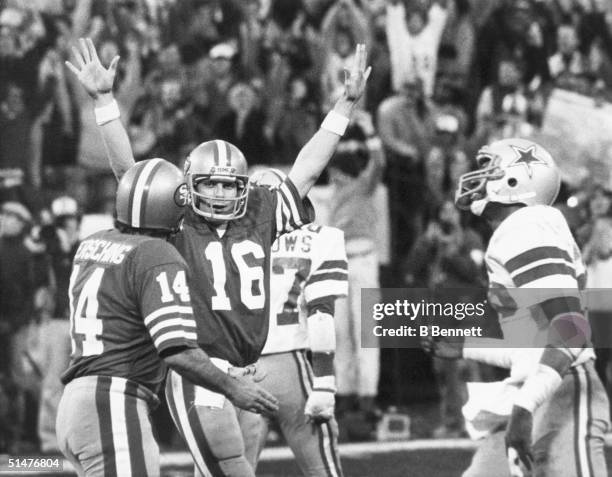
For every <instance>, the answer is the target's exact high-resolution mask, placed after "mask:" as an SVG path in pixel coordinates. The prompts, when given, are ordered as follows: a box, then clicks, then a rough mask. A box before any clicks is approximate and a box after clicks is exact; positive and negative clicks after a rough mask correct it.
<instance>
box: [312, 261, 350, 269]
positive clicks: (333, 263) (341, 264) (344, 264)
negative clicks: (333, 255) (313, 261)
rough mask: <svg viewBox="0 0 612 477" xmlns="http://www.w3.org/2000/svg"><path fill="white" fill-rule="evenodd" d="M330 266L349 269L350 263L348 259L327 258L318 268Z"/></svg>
mask: <svg viewBox="0 0 612 477" xmlns="http://www.w3.org/2000/svg"><path fill="white" fill-rule="evenodd" d="M324 268H326V269H328V268H340V269H342V270H348V263H347V261H346V260H326V261H324V262H323V263H321V265H320V266H319V268H318V270H321V269H324Z"/></svg>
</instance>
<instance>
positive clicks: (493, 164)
mask: <svg viewBox="0 0 612 477" xmlns="http://www.w3.org/2000/svg"><path fill="white" fill-rule="evenodd" d="M476 162H477V163H478V170H476V171H473V172H468V173H467V174H463V175H462V176H461V177H460V178H459V184H458V186H457V191H456V193H455V204H456V205H457V207H459V208H460V209H464V210H471V211H472V213H473V214H475V215H482V213H483V211H484V209H485V207H486V206H487V204H488V203H489V202H496V203H499V204H524V205H551V204H552V203H553V202H554V201H555V199H556V198H557V194H558V193H559V187H560V186H561V176H560V173H559V169H558V168H557V165H556V164H555V161H554V160H553V158H552V156H551V155H550V153H549V152H548V151H546V149H544V148H543V147H542V146H540V145H539V144H536V143H535V142H532V141H529V140H527V139H519V138H512V139H503V140H501V141H496V142H494V143H492V144H490V145H488V146H484V147H483V148H482V149H480V150H479V151H478V154H477V156H476Z"/></svg>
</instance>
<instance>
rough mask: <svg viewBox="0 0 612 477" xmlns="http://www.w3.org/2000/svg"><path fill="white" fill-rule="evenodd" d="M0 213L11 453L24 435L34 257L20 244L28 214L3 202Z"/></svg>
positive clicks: (0, 296)
mask: <svg viewBox="0 0 612 477" xmlns="http://www.w3.org/2000/svg"><path fill="white" fill-rule="evenodd" d="M0 214H1V215H0V341H1V342H0V353H2V356H1V359H0V366H2V369H1V373H2V374H4V375H5V376H7V377H8V378H9V380H10V382H11V383H12V388H13V394H12V405H13V415H12V416H11V421H12V422H11V429H10V431H9V433H10V434H11V438H10V443H11V445H12V446H13V447H12V451H13V452H14V451H15V450H18V449H19V445H21V441H22V438H23V437H24V432H25V429H24V427H25V426H24V421H25V388H24V386H25V380H26V369H27V365H26V362H25V361H26V360H27V359H28V358H27V352H28V335H29V332H30V328H29V325H30V323H31V322H32V320H33V318H34V308H33V297H34V287H35V279H34V257H33V254H32V252H31V251H30V250H29V249H28V248H27V247H26V245H25V243H24V240H25V237H26V234H27V233H28V231H29V227H30V225H31V223H32V215H31V213H30V211H29V210H28V209H27V208H26V207H25V206H24V205H23V204H20V203H19V202H5V203H4V204H2V207H1V209H0ZM9 451H11V450H9Z"/></svg>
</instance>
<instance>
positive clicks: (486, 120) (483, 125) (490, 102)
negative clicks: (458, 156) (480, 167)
mask: <svg viewBox="0 0 612 477" xmlns="http://www.w3.org/2000/svg"><path fill="white" fill-rule="evenodd" d="M522 75H523V72H522V70H521V67H520V64H519V63H517V62H516V61H514V60H513V59H511V58H508V59H505V60H502V61H500V62H499V67H498V74H497V80H496V82H495V83H493V84H492V85H491V86H488V87H487V88H485V89H484V91H483V92H482V94H481V96H480V100H479V101H478V110H477V112H476V131H475V132H474V137H475V140H476V141H477V142H479V143H485V142H488V141H491V140H493V138H497V139H503V138H508V137H521V136H528V135H529V134H530V133H531V132H532V131H533V125H532V124H531V123H530V120H531V119H533V117H534V116H536V111H538V109H537V103H536V102H535V101H534V100H533V99H532V98H531V97H530V92H529V91H528V90H527V88H526V87H525V86H524V84H523V83H522V81H521V77H522Z"/></svg>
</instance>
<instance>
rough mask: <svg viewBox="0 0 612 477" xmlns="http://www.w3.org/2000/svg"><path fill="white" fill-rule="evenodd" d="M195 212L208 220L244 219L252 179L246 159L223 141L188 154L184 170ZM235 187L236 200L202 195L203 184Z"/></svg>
mask: <svg viewBox="0 0 612 477" xmlns="http://www.w3.org/2000/svg"><path fill="white" fill-rule="evenodd" d="M184 173H185V179H186V180H187V190H188V192H189V200H190V202H191V207H192V209H193V211H194V212H195V213H196V214H198V215H199V216H201V217H204V218H206V219H214V220H219V221H228V220H235V219H239V218H241V217H243V216H244V214H245V213H246V209H247V202H248V198H249V176H248V174H247V162H246V159H245V158H244V155H243V154H242V152H241V151H240V149H238V148H237V147H236V146H234V145H233V144H230V143H229V142H226V141H222V140H220V139H217V140H214V141H207V142H203V143H202V144H200V145H199V146H198V147H196V148H195V149H194V150H193V151H191V152H190V153H189V156H188V157H187V160H186V161H185V167H184ZM203 180H212V181H220V182H231V183H236V187H237V196H236V197H233V198H231V199H224V198H219V197H214V196H210V195H206V194H202V193H199V192H198V191H197V186H198V183H199V182H200V181H203Z"/></svg>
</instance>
